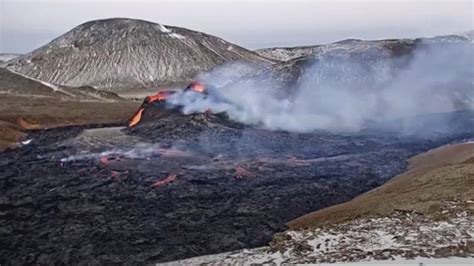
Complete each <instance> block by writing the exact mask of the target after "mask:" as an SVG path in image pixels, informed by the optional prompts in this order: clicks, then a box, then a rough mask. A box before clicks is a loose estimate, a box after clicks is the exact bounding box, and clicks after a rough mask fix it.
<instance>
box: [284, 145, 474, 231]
mask: <svg viewBox="0 0 474 266" xmlns="http://www.w3.org/2000/svg"><path fill="white" fill-rule="evenodd" d="M473 199H474V143H467V144H457V145H449V146H444V147H440V148H438V149H435V150H431V151H429V152H427V153H424V154H420V155H418V156H415V157H413V158H411V159H410V166H409V169H408V171H407V172H405V173H403V174H400V175H398V176H396V177H394V178H393V179H392V180H391V181H389V182H388V183H386V184H384V185H382V186H380V187H378V188H376V189H374V190H372V191H369V192H367V193H365V194H362V195H360V196H358V197H356V198H354V199H353V200H351V201H349V202H346V203H342V204H339V205H335V206H332V207H329V208H326V209H323V210H319V211H316V212H313V213H310V214H307V215H304V216H302V217H300V218H297V219H295V220H293V221H291V222H289V223H288V226H289V227H290V228H291V229H297V228H304V227H313V226H320V225H328V224H334V223H340V222H344V221H347V220H351V219H354V218H359V217H367V216H387V215H389V214H390V213H392V212H394V211H395V210H409V211H417V212H420V213H423V214H428V215H431V214H433V215H440V214H441V213H442V212H441V211H442V210H443V203H446V202H450V201H456V202H459V203H460V204H461V206H459V207H460V208H462V209H464V210H468V211H472V210H473V206H472V205H473V204H472V203H468V201H471V200H473Z"/></svg>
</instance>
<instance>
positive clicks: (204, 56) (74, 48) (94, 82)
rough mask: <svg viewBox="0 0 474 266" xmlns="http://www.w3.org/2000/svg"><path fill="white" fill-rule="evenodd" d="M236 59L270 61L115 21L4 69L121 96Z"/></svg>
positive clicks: (193, 35)
mask: <svg viewBox="0 0 474 266" xmlns="http://www.w3.org/2000/svg"><path fill="white" fill-rule="evenodd" d="M238 60H243V61H247V62H253V63H261V62H270V61H271V60H269V59H267V58H264V57H262V56H260V55H258V54H256V53H255V52H252V51H249V50H247V49H244V48H242V47H240V46H237V45H235V44H232V43H229V42H227V41H225V40H223V39H220V38H218V37H215V36H211V35H208V34H205V33H202V32H197V31H192V30H188V29H185V28H178V27H171V26H165V25H162V24H157V23H153V22H148V21H143V20H134V19H126V18H114V19H105V20H95V21H90V22H86V23H84V24H82V25H79V26H77V27H75V28H74V29H72V30H71V31H69V32H67V33H65V34H64V35H61V36H59V37H58V38H56V39H55V40H53V41H52V42H50V43H48V44H46V45H44V46H42V47H40V48H38V49H36V50H34V51H32V52H30V53H28V54H26V55H23V56H19V57H18V58H15V59H14V60H12V61H10V62H8V65H7V68H9V69H11V70H14V71H16V72H19V73H22V74H25V75H28V76H30V77H33V78H36V79H40V80H43V81H46V82H49V83H53V84H58V85H66V86H93V87H95V88H99V89H106V90H111V91H119V90H126V89H135V88H153V87H156V86H158V85H163V84H170V83H176V82H187V81H189V80H190V79H192V78H193V77H194V76H195V75H196V74H197V73H199V72H202V71H206V70H209V69H211V68H213V67H215V66H217V65H220V64H223V63H225V62H229V61H238Z"/></svg>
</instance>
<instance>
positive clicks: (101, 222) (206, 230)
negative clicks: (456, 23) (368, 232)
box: [0, 86, 474, 264]
mask: <svg viewBox="0 0 474 266" xmlns="http://www.w3.org/2000/svg"><path fill="white" fill-rule="evenodd" d="M194 87H195V88H201V87H200V86H192V88H194ZM192 88H191V90H188V91H187V92H188V93H196V95H197V96H200V97H201V96H202V97H212V93H211V92H210V91H209V92H208V93H207V94H205V93H203V91H201V90H198V91H195V90H192ZM205 91H206V90H204V92H205ZM169 95H173V93H161V95H160V94H158V95H155V96H153V97H148V98H147V99H146V100H145V101H144V104H143V105H142V106H141V107H140V109H139V111H138V112H137V114H138V113H140V114H141V116H140V119H139V121H138V122H137V123H135V124H133V125H129V126H128V127H126V128H124V127H104V125H101V126H95V127H94V126H73V127H65V128H57V129H50V130H39V131H38V130H37V131H29V132H27V133H28V135H27V136H26V138H25V139H27V140H29V141H28V143H27V144H25V145H24V146H23V147H21V148H19V149H17V150H13V151H8V152H6V153H2V154H0V167H1V168H2V171H1V172H0V186H1V191H2V196H1V197H0V200H1V201H0V204H1V205H0V206H1V210H2V215H1V216H0V224H1V228H0V229H1V231H2V238H1V240H0V241H1V246H2V247H3V248H2V249H1V250H0V263H1V264H4V263H5V262H10V263H12V264H27V263H32V264H54V263H64V264H75V263H90V264H98V263H125V264H136V263H138V264H143V263H155V262H164V261H171V260H177V259H183V258H187V257H194V256H199V255H205V254H211V253H220V252H225V251H230V250H236V249H241V248H249V247H257V246H262V245H265V244H266V243H268V242H269V241H270V240H271V238H272V235H273V234H274V233H276V232H280V231H282V230H284V229H285V223H286V222H288V221H290V220H292V219H295V218H297V217H299V216H301V215H303V214H306V213H309V212H311V211H315V210H319V209H321V208H324V207H327V206H331V205H334V204H337V203H341V202H344V201H347V200H349V199H351V198H353V197H354V196H356V195H359V194H360V193H362V192H365V191H367V190H370V189H372V188H374V187H376V186H378V185H380V184H382V183H384V182H385V181H387V180H388V179H389V178H391V177H393V176H394V175H396V174H398V173H400V172H402V171H404V170H405V168H406V159H407V158H409V157H411V156H413V155H414V154H418V153H420V152H423V151H426V150H429V149H431V148H434V147H438V146H440V145H442V144H446V143H453V142H457V141H462V140H466V139H470V138H473V137H474V131H473V129H472V127H467V126H466V125H472V124H473V122H474V121H473V117H474V112H473V111H472V110H471V111H459V112H453V113H445V114H433V115H430V116H421V117H413V118H412V119H413V120H414V121H415V123H416V124H417V125H419V128H420V129H422V130H424V131H425V132H424V134H419V132H415V133H414V134H411V135H410V134H406V133H404V134H400V133H399V131H397V129H396V128H397V124H399V125H403V124H404V122H405V121H391V122H390V123H391V125H392V127H391V128H389V129H387V127H386V126H383V125H380V127H378V126H377V125H374V126H373V127H371V128H367V129H366V130H365V131H360V132H354V133H336V132H328V131H315V132H311V133H291V132H285V131H272V130H266V129H262V128H259V127H257V126H254V125H248V124H242V123H238V122H235V121H232V120H231V119H229V118H228V117H227V115H226V114H225V113H213V112H212V110H209V111H206V112H196V113H185V112H183V109H182V108H180V106H173V105H169V103H168V99H169V97H171V96H169ZM160 96H166V97H164V98H160ZM168 96H169V97H168ZM140 110H141V111H140ZM135 116H136V115H135ZM135 116H134V117H135ZM132 120H133V119H132ZM432 124H445V125H446V127H445V128H441V129H439V128H436V129H430V127H429V126H430V125H432ZM382 129H383V130H382Z"/></svg>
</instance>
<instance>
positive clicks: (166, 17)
mask: <svg viewBox="0 0 474 266" xmlns="http://www.w3.org/2000/svg"><path fill="white" fill-rule="evenodd" d="M0 1H1V4H0V52H11V53H25V52H29V51H31V50H32V49H34V48H37V47H39V46H41V45H43V44H46V43H47V42H49V41H51V40H52V39H53V38H55V37H57V36H58V35H60V34H62V33H64V32H66V31H68V30H70V29H71V28H73V27H75V26H77V25H79V24H81V23H83V22H86V21H89V20H94V19H101V18H110V17H129V18H139V19H145V20H150V21H153V22H158V23H163V24H167V25H174V26H181V27H185V28H189V29H193V30H198V31H203V32H206V33H209V34H213V35H217V36H219V37H222V38H224V39H226V40H228V41H231V42H233V43H236V44H238V45H241V46H244V47H246V48H249V49H255V48H261V47H271V46H297V45H311V44H320V43H328V42H334V41H338V40H342V39H347V38H362V39H381V38H399V37H420V36H434V35H439V34H448V33H460V32H465V31H468V30H471V29H472V28H474V27H473V13H474V9H473V4H472V2H471V1H406V0H405V1H398V2H393V1H391V2H389V1H372V2H369V1H337V0H333V1H325V2H323V1H291V2H289V1H286V2H282V1H279V2H275V1H232V2H231V1H206V2H203V1H201V2H198V1H186V2H183V1H146V0H141V1H140V0H139V1H132V0H128V1H126V0H122V1H110V0H102V1H90V0H75V1H73V0H29V1H24V0H0Z"/></svg>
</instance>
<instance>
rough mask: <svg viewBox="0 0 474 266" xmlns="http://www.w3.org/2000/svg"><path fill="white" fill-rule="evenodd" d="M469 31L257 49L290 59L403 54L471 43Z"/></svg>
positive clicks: (264, 54) (271, 56)
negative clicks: (421, 47)
mask: <svg viewBox="0 0 474 266" xmlns="http://www.w3.org/2000/svg"><path fill="white" fill-rule="evenodd" d="M469 36H470V35H469V33H466V34H462V35H442V36H436V37H432V38H418V39H388V40H375V41H367V40H358V39H347V40H343V41H339V42H335V43H329V44H323V45H313V46H299V47H276V48H264V49H259V50H256V52H257V53H258V54H260V55H262V56H265V57H267V58H271V59H275V60H279V61H290V60H292V59H296V58H299V57H321V56H327V55H344V54H347V55H353V54H362V53H372V54H378V55H382V56H383V55H395V56H397V55H401V54H406V53H409V52H411V51H412V50H413V49H414V48H415V46H416V45H418V44H421V43H426V44H443V43H444V44H445V43H469V42H472V37H471V38H470V37H469Z"/></svg>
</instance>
